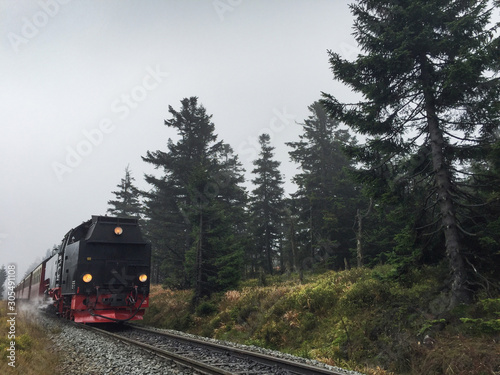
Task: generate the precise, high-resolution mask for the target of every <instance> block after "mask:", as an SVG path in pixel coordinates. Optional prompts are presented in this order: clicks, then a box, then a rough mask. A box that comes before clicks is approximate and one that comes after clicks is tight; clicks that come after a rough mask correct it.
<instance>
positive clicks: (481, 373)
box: [412, 335, 500, 375]
mask: <svg viewBox="0 0 500 375" xmlns="http://www.w3.org/2000/svg"><path fill="white" fill-rule="evenodd" d="M415 353H416V356H415V358H414V360H413V366H412V367H413V371H412V374H415V375H417V374H427V375H438V374H439V375H441V374H443V375H497V374H500V343H499V342H498V341H494V340H493V339H492V338H491V337H488V338H487V337H485V338H483V339H481V338H477V337H476V338H467V337H465V336H463V335H456V336H451V335H442V336H440V337H439V338H437V339H436V340H435V343H434V344H433V345H432V346H431V347H425V346H422V345H419V346H418V347H417V348H415Z"/></svg>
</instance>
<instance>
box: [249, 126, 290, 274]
mask: <svg viewBox="0 0 500 375" xmlns="http://www.w3.org/2000/svg"><path fill="white" fill-rule="evenodd" d="M270 141H271V137H270V136H269V134H262V135H260V137H259V144H260V146H261V151H260V154H259V156H260V157H259V159H257V160H255V161H254V162H253V164H254V165H255V169H254V170H252V173H253V174H255V175H256V176H255V178H254V179H253V180H252V182H253V184H254V185H255V186H256V187H255V189H254V190H253V191H252V196H251V204H250V211H251V214H252V217H253V231H254V236H255V250H256V251H255V258H256V260H257V264H259V265H260V266H262V267H263V268H264V270H265V271H266V272H267V273H270V274H272V273H273V268H274V264H275V263H276V261H277V259H278V255H279V247H280V242H281V237H282V229H281V225H282V222H283V215H284V212H283V209H284V204H283V193H284V190H283V187H282V185H283V178H282V176H281V173H280V171H279V169H278V168H279V166H280V164H281V163H280V162H278V161H276V160H273V156H274V154H273V150H274V147H272V146H270Z"/></svg>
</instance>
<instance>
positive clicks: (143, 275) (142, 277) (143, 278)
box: [139, 273, 148, 283]
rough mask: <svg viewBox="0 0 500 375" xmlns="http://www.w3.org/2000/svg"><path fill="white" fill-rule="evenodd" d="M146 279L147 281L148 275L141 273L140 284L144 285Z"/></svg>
mask: <svg viewBox="0 0 500 375" xmlns="http://www.w3.org/2000/svg"><path fill="white" fill-rule="evenodd" d="M147 279H148V275H146V274H145V273H143V274H142V275H140V276H139V281H140V282H141V283H145V282H146V280H147Z"/></svg>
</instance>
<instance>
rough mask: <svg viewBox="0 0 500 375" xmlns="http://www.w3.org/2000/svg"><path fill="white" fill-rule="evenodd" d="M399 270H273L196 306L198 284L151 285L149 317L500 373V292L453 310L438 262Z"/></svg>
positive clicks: (314, 352) (386, 360) (289, 345)
mask: <svg viewBox="0 0 500 375" xmlns="http://www.w3.org/2000/svg"><path fill="white" fill-rule="evenodd" d="M394 275H395V273H394V270H393V269H392V268H391V267H388V266H379V267H376V268H375V269H367V268H361V269H353V270H349V271H342V272H333V271H332V272H326V273H323V274H320V275H314V274H308V275H306V277H305V278H304V279H303V280H305V281H303V282H302V283H301V282H300V281H299V279H298V275H296V276H295V277H293V276H292V277H285V276H282V277H277V276H274V277H273V278H272V280H271V279H268V280H267V281H266V283H265V284H264V285H266V286H259V285H262V283H259V281H257V280H250V281H247V282H245V283H244V284H242V286H241V287H240V288H239V289H238V290H231V291H228V292H226V293H222V294H217V295H214V296H212V297H211V299H209V300H206V301H203V303H202V304H201V305H200V306H199V307H198V309H196V310H195V312H194V313H192V312H191V311H192V309H191V306H190V301H191V299H192V291H173V290H164V289H163V288H161V287H160V286H153V287H152V292H151V298H150V306H151V307H150V309H149V311H147V313H146V315H145V321H144V323H145V324H151V325H155V326H158V327H162V328H170V329H178V330H183V331H187V332H190V333H194V334H199V335H203V336H207V337H213V338H218V339H224V340H229V341H234V342H238V343H243V344H251V345H257V346H261V347H265V348H270V349H277V350H280V351H283V352H288V353H291V354H295V355H299V356H302V357H306V358H312V359H317V360H320V361H323V362H325V363H328V364H331V365H336V366H339V367H344V368H348V369H352V370H358V371H361V372H364V373H366V374H370V375H389V374H411V375H416V374H450V375H451V374H464V375H465V374H470V375H475V374H478V375H479V374H498V373H500V351H499V350H500V344H499V342H500V324H499V317H500V298H491V296H489V298H479V299H478V301H477V302H476V303H475V304H473V305H470V306H460V307H459V308H457V309H456V310H454V311H453V312H451V313H447V312H445V311H444V308H443V306H444V305H443V303H442V300H443V299H444V298H445V296H443V294H442V291H441V289H442V285H443V282H444V280H443V277H446V272H444V271H443V268H442V267H439V266H436V267H425V268H422V269H419V270H413V271H411V272H410V273H408V274H407V275H405V277H404V279H402V278H398V277H395V276H394ZM443 275H444V276H443ZM497 297H500V296H497ZM426 336H427V338H426Z"/></svg>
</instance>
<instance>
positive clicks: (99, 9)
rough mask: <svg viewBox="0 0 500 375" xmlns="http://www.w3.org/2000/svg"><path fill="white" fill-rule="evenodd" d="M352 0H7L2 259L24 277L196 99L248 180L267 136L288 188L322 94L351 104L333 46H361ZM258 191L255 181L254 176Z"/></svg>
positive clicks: (1, 5)
mask: <svg viewBox="0 0 500 375" xmlns="http://www.w3.org/2000/svg"><path fill="white" fill-rule="evenodd" d="M347 4H348V3H347V2H343V1H331V0H315V1H307V0H294V1H291V0H276V1H268V0H251V1H250V0H208V1H203V0H196V1H195V0H193V1H186V0H177V1H147V2H143V1H124V0H120V1H118V0H108V1H97V0H89V1H77V0H74V1H68V0H39V1H18V0H1V1H0V17H1V18H0V25H1V35H2V39H1V45H0V48H1V51H0V56H1V57H0V75H1V81H0V82H1V85H0V113H1V115H2V118H1V127H0V129H1V136H0V163H1V164H0V176H1V178H2V183H1V184H0V197H1V200H0V209H1V211H0V212H1V215H0V265H1V264H5V265H7V264H16V265H17V268H18V278H17V279H18V281H19V279H20V278H21V276H22V275H23V274H24V272H25V271H26V270H27V268H28V266H29V265H30V264H32V263H33V261H34V260H35V259H36V258H39V259H41V258H42V257H43V256H44V255H45V253H46V251H47V249H49V248H51V247H52V246H53V245H55V244H59V243H60V241H61V239H62V237H63V236H64V234H65V233H66V232H67V231H68V230H69V229H71V228H73V227H75V226H77V225H79V224H80V223H81V222H83V221H86V220H89V219H90V217H91V215H99V214H105V213H106V210H107V208H108V205H107V202H108V200H110V199H112V198H114V196H113V195H112V193H111V192H112V191H113V190H116V185H117V184H119V183H120V179H121V178H123V177H124V174H125V168H126V167H127V165H129V166H130V170H131V172H132V176H133V177H134V178H135V184H136V186H138V187H139V188H141V189H148V186H147V184H146V183H145V182H144V178H143V176H144V173H152V172H154V171H153V170H152V169H151V167H150V166H149V165H147V164H146V163H144V162H143V161H142V159H141V156H144V155H145V154H146V152H147V151H148V150H152V151H154V150H159V149H160V150H165V149H166V145H167V141H168V139H169V138H175V133H174V132H173V130H171V129H169V128H167V127H166V126H164V124H163V123H164V119H167V118H170V117H169V113H168V106H169V105H171V106H173V107H174V108H175V109H179V108H180V100H181V99H183V98H185V97H190V96H197V97H198V98H199V102H200V103H201V104H203V106H204V107H205V108H206V109H207V113H209V114H212V115H213V118H212V120H213V122H214V124H215V132H216V133H217V134H218V136H219V139H222V140H224V141H225V142H227V143H229V144H230V145H231V146H232V147H233V149H234V151H235V153H236V154H238V155H239V158H240V160H241V161H242V163H243V165H244V167H245V169H246V178H247V180H248V181H250V179H251V178H252V176H251V173H250V172H251V170H252V161H253V160H254V159H255V158H256V157H257V155H258V151H259V147H258V143H257V138H258V136H259V134H261V133H262V132H267V133H269V134H270V135H271V143H272V145H273V146H274V147H276V150H275V152H276V159H277V160H279V161H280V162H281V163H282V171H283V174H284V175H285V180H286V185H285V188H286V191H287V192H288V193H290V192H292V191H293V190H294V189H295V188H294V186H293V184H292V182H291V178H292V176H293V175H294V174H295V173H296V166H295V165H294V164H292V163H291V162H290V161H289V156H288V151H289V148H288V147H287V146H285V142H289V141H294V140H298V134H299V133H300V131H301V127H300V125H298V124H297V123H301V122H303V120H304V119H305V118H307V116H309V111H308V109H307V106H309V105H310V104H312V103H313V102H314V101H315V100H318V99H319V98H320V95H321V91H324V92H328V93H331V94H334V95H336V96H337V97H339V98H340V99H342V100H349V98H351V97H352V94H351V93H350V92H349V91H348V90H346V88H344V87H343V86H341V85H340V83H338V82H336V81H334V80H333V76H332V73H331V71H330V69H329V64H328V55H327V50H329V49H331V50H334V51H336V52H338V53H340V54H342V55H343V56H344V57H346V58H354V57H355V56H356V54H357V53H358V51H357V49H356V43H355V42H354V39H353V36H352V35H351V34H352V22H353V19H352V16H351V14H350V12H349V9H348V6H347ZM247 186H249V183H247Z"/></svg>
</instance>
